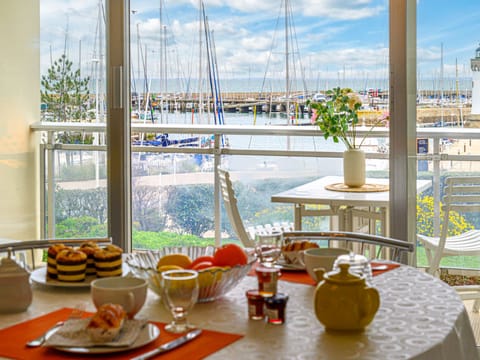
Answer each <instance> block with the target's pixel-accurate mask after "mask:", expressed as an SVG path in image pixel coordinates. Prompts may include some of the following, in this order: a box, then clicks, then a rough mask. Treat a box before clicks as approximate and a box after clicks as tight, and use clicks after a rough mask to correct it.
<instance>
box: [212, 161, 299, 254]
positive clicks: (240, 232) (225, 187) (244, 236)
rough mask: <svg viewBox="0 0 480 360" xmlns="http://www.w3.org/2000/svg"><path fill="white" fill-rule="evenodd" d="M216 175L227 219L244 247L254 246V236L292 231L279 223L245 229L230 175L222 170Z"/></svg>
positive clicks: (290, 225) (285, 224)
mask: <svg viewBox="0 0 480 360" xmlns="http://www.w3.org/2000/svg"><path fill="white" fill-rule="evenodd" d="M218 174H219V179H220V188H221V189H220V191H221V193H222V198H223V203H224V205H225V211H226V212H227V215H228V219H229V220H230V224H231V225H232V228H233V230H234V231H235V234H236V235H237V237H238V239H239V240H240V241H241V242H242V244H243V246H245V247H254V246H255V236H256V235H260V236H263V235H265V236H270V235H272V234H275V233H281V232H283V231H289V230H292V229H293V224H290V223H285V222H284V223H279V224H274V225H273V226H272V225H270V224H266V225H256V226H249V227H247V228H245V226H244V223H243V221H242V218H241V216H240V212H239V211H238V207H237V198H236V197H235V191H234V189H233V184H232V181H231V179H230V173H229V172H228V171H227V170H225V169H222V168H218Z"/></svg>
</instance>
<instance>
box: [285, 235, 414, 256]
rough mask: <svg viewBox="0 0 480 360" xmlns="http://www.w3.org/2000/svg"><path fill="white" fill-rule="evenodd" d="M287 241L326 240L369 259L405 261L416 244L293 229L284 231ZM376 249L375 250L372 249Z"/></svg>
mask: <svg viewBox="0 0 480 360" xmlns="http://www.w3.org/2000/svg"><path fill="white" fill-rule="evenodd" d="M283 240H284V242H285V243H288V242H290V241H295V240H326V241H327V246H328V247H342V248H347V249H351V250H352V251H354V252H355V253H358V254H363V255H365V256H366V257H367V258H369V259H371V260H372V259H385V260H392V261H396V262H400V263H405V262H406V259H407V254H408V253H412V252H413V250H414V244H412V243H409V242H406V241H404V240H397V239H393V238H389V237H385V236H379V235H371V234H365V233H358V232H348V231H319V232H316V231H292V232H284V233H283ZM372 249H375V251H372Z"/></svg>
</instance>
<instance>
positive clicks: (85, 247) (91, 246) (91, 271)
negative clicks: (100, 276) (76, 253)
mask: <svg viewBox="0 0 480 360" xmlns="http://www.w3.org/2000/svg"><path fill="white" fill-rule="evenodd" d="M99 249H100V247H99V246H98V245H97V243H95V242H93V241H86V242H84V243H82V244H81V245H80V247H79V248H78V250H80V251H82V252H84V253H85V254H86V255H87V272H86V273H87V276H88V275H95V274H96V273H97V270H96V269H95V259H94V258H93V254H94V253H95V251H97V250H99Z"/></svg>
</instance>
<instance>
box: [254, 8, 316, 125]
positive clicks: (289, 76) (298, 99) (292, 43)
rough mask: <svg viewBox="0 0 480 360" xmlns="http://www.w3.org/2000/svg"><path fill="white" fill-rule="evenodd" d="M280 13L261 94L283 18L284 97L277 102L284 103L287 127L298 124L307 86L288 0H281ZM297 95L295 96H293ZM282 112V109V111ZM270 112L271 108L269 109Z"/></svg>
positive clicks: (262, 91) (263, 90)
mask: <svg viewBox="0 0 480 360" xmlns="http://www.w3.org/2000/svg"><path fill="white" fill-rule="evenodd" d="M281 1H282V2H281V6H280V12H279V15H278V18H277V25H276V27H275V32H274V38H273V41H272V48H271V49H270V56H269V58H268V60H267V66H266V70H265V75H264V79H263V83H262V90H261V93H264V92H265V85H266V79H267V74H268V72H269V66H270V57H271V55H272V53H273V47H274V46H273V45H274V44H275V43H276V36H277V32H280V29H279V26H280V23H281V20H282V18H283V24H284V28H283V30H284V49H285V63H284V66H285V67H284V74H285V79H284V81H285V95H284V96H283V97H282V98H281V99H278V100H282V101H285V108H284V110H285V113H286V115H287V122H286V124H287V125H294V124H297V123H298V118H299V115H300V113H301V105H303V101H304V99H305V98H306V95H307V94H308V90H307V85H306V81H305V74H304V70H303V69H304V68H303V65H302V62H301V57H300V51H299V47H298V42H297V38H296V33H295V23H294V18H293V10H292V6H291V3H290V0H281ZM299 78H300V79H301V80H300V81H301V89H300V90H297V85H298V79H299ZM294 95H297V96H294ZM282 110H283V109H282ZM270 111H272V108H271V107H270Z"/></svg>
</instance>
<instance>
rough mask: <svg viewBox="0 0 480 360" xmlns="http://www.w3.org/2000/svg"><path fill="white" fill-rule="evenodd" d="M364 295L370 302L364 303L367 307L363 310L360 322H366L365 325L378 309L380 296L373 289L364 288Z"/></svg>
mask: <svg viewBox="0 0 480 360" xmlns="http://www.w3.org/2000/svg"><path fill="white" fill-rule="evenodd" d="M365 293H366V297H367V298H368V299H369V300H370V301H367V302H366V303H365V305H368V308H366V309H365V316H364V318H363V319H362V320H363V321H365V320H366V323H369V322H370V321H371V319H373V317H374V316H375V314H376V313H377V311H378V308H379V307H380V294H379V293H378V290H377V289H375V288H373V287H367V288H365Z"/></svg>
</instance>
